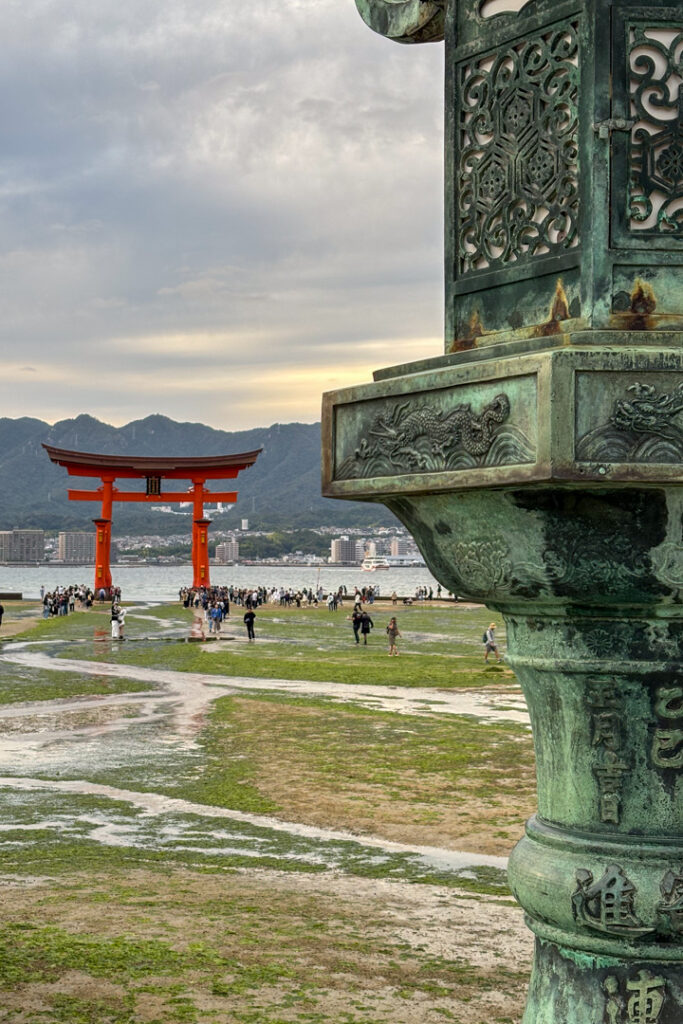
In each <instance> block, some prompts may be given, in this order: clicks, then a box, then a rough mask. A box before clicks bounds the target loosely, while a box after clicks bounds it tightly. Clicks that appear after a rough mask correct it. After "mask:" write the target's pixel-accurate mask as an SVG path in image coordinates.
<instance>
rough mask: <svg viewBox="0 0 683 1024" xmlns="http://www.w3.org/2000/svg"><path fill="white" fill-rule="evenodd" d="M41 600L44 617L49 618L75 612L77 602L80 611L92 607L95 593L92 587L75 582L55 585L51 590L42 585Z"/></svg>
mask: <svg viewBox="0 0 683 1024" xmlns="http://www.w3.org/2000/svg"><path fill="white" fill-rule="evenodd" d="M40 600H41V602H42V605H43V618H44V619H49V618H51V617H52V616H53V615H68V614H69V613H70V612H75V611H76V604H78V609H79V611H80V610H82V609H84V608H92V606H93V602H94V600H95V595H94V593H93V591H92V590H91V589H90V587H86V586H83V585H82V584H78V583H74V584H72V585H71V586H69V587H55V588H54V589H53V590H49V591H48V590H46V589H45V587H41V588H40Z"/></svg>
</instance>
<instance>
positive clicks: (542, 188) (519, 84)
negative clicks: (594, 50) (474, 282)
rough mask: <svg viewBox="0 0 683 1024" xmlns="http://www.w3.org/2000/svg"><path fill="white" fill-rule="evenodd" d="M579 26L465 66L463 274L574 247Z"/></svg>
mask: <svg viewBox="0 0 683 1024" xmlns="http://www.w3.org/2000/svg"><path fill="white" fill-rule="evenodd" d="M577 30H578V21H573V22H570V23H565V24H563V25H562V26H556V27H552V28H550V29H548V30H547V31H546V32H545V33H543V34H541V35H538V36H536V37H535V38H532V39H524V40H522V41H521V42H518V43H515V44H514V45H509V46H508V47H507V48H504V49H502V50H501V51H498V52H497V53H488V54H484V55H479V56H477V57H476V58H474V59H473V60H471V61H468V62H467V63H465V64H462V65H461V66H460V68H459V90H458V91H459V96H460V101H459V102H460V110H459V112H458V120H459V124H460V137H459V141H458V146H459V167H458V171H457V174H456V181H455V188H456V191H457V197H458V198H457V203H458V221H459V223H458V254H459V256H458V271H459V274H460V275H463V274H467V273H471V272H472V271H477V270H492V269H498V268H500V267H503V266H506V265H508V264H511V263H515V262H517V261H519V260H522V259H529V258H532V257H535V256H543V255H548V254H556V253H559V252H563V251H565V250H566V249H568V248H571V247H572V246H575V245H577V244H578V240H579V233H578V213H579V193H578V184H577V177H578V145H577V124H578V122H577V101H578V90H579V69H578V63H577V62H578V38H577Z"/></svg>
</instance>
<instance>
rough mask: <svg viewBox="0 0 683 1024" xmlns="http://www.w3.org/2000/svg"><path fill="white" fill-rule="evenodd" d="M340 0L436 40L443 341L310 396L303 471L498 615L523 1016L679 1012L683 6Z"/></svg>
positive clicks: (682, 971)
mask: <svg viewBox="0 0 683 1024" xmlns="http://www.w3.org/2000/svg"><path fill="white" fill-rule="evenodd" d="M357 6H358V8H359V11H360V13H361V15H362V16H363V18H364V20H365V21H366V22H367V23H368V24H369V25H370V27H371V28H373V29H374V30H375V31H377V32H380V33H381V34H383V35H386V36H388V37H389V38H391V39H395V40H397V41H400V42H429V41H436V40H439V39H443V40H445V46H446V101H445V103H446V126H447V132H446V171H447V173H446V196H445V207H446V223H445V227H446V260H445V269H446V338H445V352H444V354H443V355H442V356H438V357H436V358H431V359H422V360H420V361H419V362H415V363H412V364H408V365H403V366H397V367H391V368H388V369H384V370H380V371H378V372H377V373H375V375H374V378H375V379H374V383H372V384H368V385H364V386H359V387H356V388H349V389H346V390H344V391H337V392H334V393H332V394H328V395H326V396H325V399H324V406H323V429H324V444H323V451H324V455H323V490H324V493H325V494H326V495H328V496H330V497H338V498H350V499H365V500H370V501H381V502H383V503H384V504H386V505H387V506H388V507H389V508H391V509H392V510H393V511H394V512H395V513H396V515H397V516H398V517H399V518H400V519H401V520H402V521H403V522H404V523H405V524H406V525H407V526H408V528H409V529H410V530H411V531H412V533H413V535H414V536H415V538H416V540H417V542H418V543H419V545H420V548H421V550H422V552H423V554H424V556H425V558H426V560H427V563H428V565H429V566H430V568H431V570H432V572H433V573H434V575H435V576H436V577H437V579H439V580H440V581H441V583H442V584H443V585H444V586H445V587H447V588H449V589H450V590H453V591H455V592H457V593H458V594H460V595H462V596H463V597H468V598H471V599H473V600H477V601H483V602H486V603H487V604H488V605H489V606H491V607H494V608H497V609H499V610H500V611H501V613H502V614H503V615H504V617H505V621H506V623H507V634H508V644H509V655H510V661H511V663H512V664H513V666H514V668H515V672H516V673H517V676H518V678H519V679H520V681H521V683H522V685H523V687H524V690H525V693H526V696H527V700H528V704H529V709H530V713H531V717H532V723H533V728H534V738H535V744H536V754H537V760H538V793H539V796H538V800H539V808H538V814H537V815H536V816H535V817H534V818H533V819H532V820H531V821H530V822H529V824H528V828H527V835H526V837H525V839H523V840H522V842H521V843H520V844H519V845H518V846H517V848H516V849H515V851H514V852H513V854H512V858H511V863H510V880H511V884H512V886H513V889H514V891H515V893H516V895H517V897H518V899H519V901H520V903H521V904H522V906H523V907H524V909H525V911H526V914H527V919H528V922H529V925H530V927H531V928H532V929H533V931H534V932H535V934H536V936H537V941H536V953H535V962H534V968H533V974H532V980H531V986H530V992H529V1000H528V1004H527V1010H526V1015H525V1017H524V1022H525V1024H681V1022H683V663H682V662H683V488H682V487H681V483H682V482H683V477H682V473H681V464H682V462H683V288H682V287H681V272H682V270H683V86H682V84H681V79H682V77H683V6H682V5H680V4H679V5H677V6H673V5H671V4H669V5H667V4H665V3H662V2H657V0H650V2H646V3H640V4H637V5H636V4H629V3H625V2H619V0H614V2H612V3H610V2H608V0H600V2H598V0H575V2H573V3H568V2H563V0H561V2H559V3H558V2H555V0H529V2H527V3H522V2H521V0H517V2H515V0H509V2H506V0H461V2H459V3H456V0H442V2H439V0H433V2H419V0H357Z"/></svg>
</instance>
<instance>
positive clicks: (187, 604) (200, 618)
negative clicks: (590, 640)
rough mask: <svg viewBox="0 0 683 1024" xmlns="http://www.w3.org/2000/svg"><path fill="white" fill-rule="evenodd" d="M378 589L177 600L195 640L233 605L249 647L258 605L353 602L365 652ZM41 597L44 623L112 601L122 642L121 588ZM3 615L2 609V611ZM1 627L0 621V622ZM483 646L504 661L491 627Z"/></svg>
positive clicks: (429, 592)
mask: <svg viewBox="0 0 683 1024" xmlns="http://www.w3.org/2000/svg"><path fill="white" fill-rule="evenodd" d="M379 594H380V589H379V587H378V586H363V587H355V588H354V592H353V595H350V594H349V592H348V590H347V588H346V587H345V586H343V585H342V586H340V587H339V588H337V589H336V590H330V591H329V592H328V593H327V594H326V593H325V591H324V590H323V588H322V587H318V588H317V589H316V590H315V591H314V590H313V589H312V588H311V587H308V588H306V587H304V588H302V589H298V590H296V589H293V588H292V587H288V588H285V587H263V586H258V587H253V588H247V587H234V586H221V587H198V588H193V587H182V588H181V589H180V591H179V592H178V597H179V599H180V601H181V603H182V605H183V607H184V608H192V609H193V610H195V612H197V613H198V614H197V617H196V619H195V623H196V624H197V623H198V625H196V626H195V628H194V629H193V635H194V638H195V639H204V638H205V635H206V634H205V626H206V627H207V628H208V632H209V634H213V635H215V636H219V635H220V631H221V624H222V623H223V622H224V620H225V619H226V618H228V616H229V615H230V607H231V605H234V606H236V607H238V608H239V609H240V612H241V613H242V612H243V614H242V619H243V622H244V625H245V627H246V631H247V638H248V640H249V641H250V642H251V641H253V640H255V639H256V634H255V627H254V623H255V619H256V610H257V609H258V608H259V607H261V606H262V605H266V604H269V605H279V606H281V607H287V608H290V607H296V608H305V607H318V606H321V605H322V606H325V605H326V606H327V608H328V610H329V611H331V612H334V611H337V610H338V609H339V608H343V607H344V604H345V602H350V601H351V600H352V601H353V611H352V613H351V615H349V616H348V617H347V618H348V619H349V620H350V622H351V625H352V629H353V636H354V640H355V642H356V643H357V644H360V643H361V639H360V638H361V637H362V638H363V640H362V643H363V645H364V646H367V643H368V638H369V636H370V632H371V630H372V629H373V628H374V622H373V620H372V618H371V616H370V613H369V611H368V607H369V606H371V605H373V604H374V602H375V599H376V598H377V597H379ZM40 597H41V601H42V605H43V618H45V619H47V618H50V617H51V616H55V615H68V614H69V613H70V612H74V611H75V610H76V605H78V608H79V610H82V609H88V608H91V607H92V606H93V604H94V603H95V601H96V600H98V601H99V602H100V603H103V602H104V601H105V600H111V635H112V639H114V640H123V639H124V625H125V618H126V612H125V609H124V607H123V604H122V602H121V588H120V587H114V588H112V589H111V591H109V592H105V591H104V590H100V591H99V592H98V593H97V594H95V592H94V591H93V590H92V588H90V587H87V586H84V585H83V584H72V585H71V586H68V587H61V586H58V587H55V588H54V589H53V590H51V591H46V590H45V587H41V588H40ZM433 597H434V591H433V589H432V588H431V587H418V588H417V590H416V592H415V600H417V601H430V600H432V598H433ZM436 597H437V600H438V599H439V598H440V597H441V586H437V590H436ZM391 601H392V604H397V603H398V595H397V594H396V592H395V591H394V593H392V595H391ZM402 601H403V603H404V604H412V603H413V598H411V597H404V598H402ZM3 610H4V609H3ZM0 621H1V619H0ZM386 633H387V638H388V643H389V656H390V657H395V656H396V655H398V646H397V640H398V638H399V637H400V636H401V633H400V632H399V629H398V625H397V621H396V617H395V616H392V617H391V619H390V620H389V624H388V625H387V627H386ZM482 640H483V644H484V661H485V662H488V659H489V655H490V654H493V655H494V656H495V658H496V661H497V662H500V661H502V655H501V653H500V650H499V647H498V643H497V641H496V637H495V623H491V624H490V626H489V627H488V629H487V630H486V631H485V633H484V634H483V637H482Z"/></svg>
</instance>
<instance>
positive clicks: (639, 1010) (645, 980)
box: [626, 971, 666, 1024]
mask: <svg viewBox="0 0 683 1024" xmlns="http://www.w3.org/2000/svg"><path fill="white" fill-rule="evenodd" d="M665 985H666V982H665V980H664V978H657V977H655V976H654V975H653V974H650V972H649V971H639V972H638V978H637V979H636V980H634V981H627V982H626V988H627V989H628V991H629V992H633V995H632V996H631V998H630V999H629V1001H628V1020H629V1024H657V1021H658V1020H659V1015H660V1014H661V1012H662V1007H663V1006H664V996H665V992H666V989H665Z"/></svg>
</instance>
